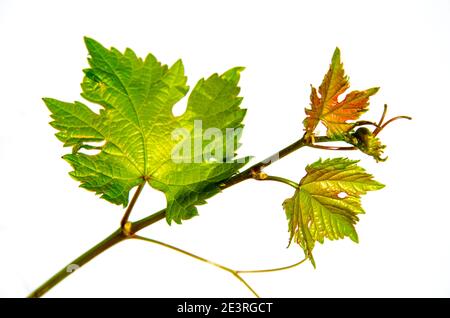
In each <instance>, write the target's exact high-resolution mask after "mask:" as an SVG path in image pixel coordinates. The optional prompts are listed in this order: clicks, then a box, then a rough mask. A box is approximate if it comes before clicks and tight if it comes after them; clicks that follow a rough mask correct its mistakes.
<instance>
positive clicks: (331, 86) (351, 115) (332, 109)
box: [303, 48, 379, 137]
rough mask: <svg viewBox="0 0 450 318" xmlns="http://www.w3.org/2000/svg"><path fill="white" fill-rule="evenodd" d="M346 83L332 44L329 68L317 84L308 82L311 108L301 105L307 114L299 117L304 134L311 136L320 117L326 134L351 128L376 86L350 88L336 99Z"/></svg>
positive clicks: (334, 135)
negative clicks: (355, 89)
mask: <svg viewBox="0 0 450 318" xmlns="http://www.w3.org/2000/svg"><path fill="white" fill-rule="evenodd" d="M349 87H350V83H349V78H348V76H346V75H345V71H344V66H343V64H342V63H341V54H340V51H339V48H336V50H335V51H334V54H333V58H332V60H331V65H330V68H329V70H328V72H327V74H326V75H325V77H324V79H323V81H322V84H321V85H320V87H319V92H318V93H319V94H320V96H319V95H318V93H317V90H316V88H314V87H312V86H311V97H310V98H311V104H310V106H311V108H310V109H308V108H306V109H305V113H306V115H307V117H306V118H305V120H304V121H303V124H304V127H305V131H306V135H307V136H310V137H312V136H313V134H314V130H315V129H316V127H317V125H318V124H319V122H320V121H322V123H323V124H324V125H325V126H326V127H327V135H328V136H329V137H339V136H341V135H344V134H345V133H347V132H348V131H349V130H351V129H352V128H353V123H352V122H349V121H352V120H353V121H354V120H356V119H358V118H359V117H360V116H361V115H362V114H363V113H364V112H366V111H367V107H368V106H369V97H370V96H372V95H374V94H375V93H376V92H377V91H378V89H379V88H378V87H373V88H369V89H367V90H364V91H352V92H350V93H349V94H347V95H346V96H345V98H344V99H343V100H342V101H339V96H340V95H341V94H343V93H344V92H345V91H346V90H347V89H348V88H349Z"/></svg>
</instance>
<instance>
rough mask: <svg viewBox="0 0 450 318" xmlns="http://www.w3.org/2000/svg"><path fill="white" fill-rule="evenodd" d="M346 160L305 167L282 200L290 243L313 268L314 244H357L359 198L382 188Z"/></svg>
mask: <svg viewBox="0 0 450 318" xmlns="http://www.w3.org/2000/svg"><path fill="white" fill-rule="evenodd" d="M357 162H358V161H354V160H349V159H346V158H335V159H327V160H325V161H322V160H319V161H317V162H315V163H313V164H311V165H308V166H307V167H306V172H307V173H306V175H305V177H304V178H303V179H302V180H301V181H300V184H299V188H298V189H297V190H296V191H295V193H294V196H293V197H292V198H289V199H287V200H285V201H284V203H283V207H284V210H285V212H286V216H287V218H288V221H289V232H290V242H292V241H294V242H295V243H298V244H299V245H300V246H301V247H302V249H303V250H304V252H305V256H306V257H308V258H309V259H310V260H311V262H312V264H313V265H314V267H315V262H314V258H313V256H312V250H313V248H314V244H315V242H319V243H323V242H324V239H325V238H327V239H329V240H338V239H342V238H344V237H346V236H347V237H349V238H350V239H351V240H352V241H354V242H358V234H357V233H356V230H355V224H356V223H357V222H358V220H359V218H358V214H361V213H364V210H363V208H362V206H361V200H360V199H361V195H363V194H366V193H367V191H374V190H379V189H381V188H383V187H384V186H383V185H382V184H381V183H379V182H377V181H375V180H373V177H372V176H371V175H370V174H368V173H366V172H365V170H364V169H363V168H361V167H360V166H358V165H357V164H356V163H357Z"/></svg>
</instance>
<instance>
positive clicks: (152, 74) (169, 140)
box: [44, 38, 248, 223]
mask: <svg viewBox="0 0 450 318" xmlns="http://www.w3.org/2000/svg"><path fill="white" fill-rule="evenodd" d="M85 43H86V46H87V49H88V51H89V54H90V58H89V64H90V68H88V69H86V70H84V73H85V77H84V79H83V83H82V85H81V86H82V91H83V92H82V94H81V95H82V96H83V97H84V98H85V99H86V100H88V101H90V102H93V103H96V104H98V105H101V106H102V108H101V110H100V112H99V113H98V114H97V113H95V112H94V111H92V110H91V109H90V108H89V107H88V106H86V105H84V104H82V103H80V102H74V103H66V102H61V101H58V100H55V99H51V98H45V99H44V101H45V103H46V105H47V107H48V108H49V110H50V111H51V112H52V115H51V116H52V118H53V119H54V121H53V122H52V123H51V124H52V126H53V127H55V128H56V129H58V130H59V132H58V133H57V134H56V135H57V137H58V139H60V140H61V141H62V142H63V143H64V146H71V147H73V151H72V153H71V154H67V155H65V156H64V159H65V160H67V161H68V162H69V163H70V164H71V165H72V167H73V169H74V171H72V172H71V173H70V174H71V176H72V177H73V178H75V179H76V180H78V181H80V182H81V187H83V188H85V189H88V190H90V191H94V192H96V193H97V194H100V195H101V197H102V198H104V199H106V200H108V201H110V202H112V203H115V204H122V205H124V206H126V205H127V204H128V197H129V192H130V190H131V189H132V188H133V187H135V186H137V185H138V184H141V183H142V182H148V184H150V185H151V186H152V187H153V188H155V189H158V190H160V191H163V192H164V193H165V195H166V198H167V220H168V222H169V223H170V221H171V220H174V221H175V222H177V223H180V222H181V220H183V219H188V218H190V217H192V216H194V215H197V208H196V207H195V205H198V204H202V203H204V202H205V201H204V200H205V199H206V198H209V197H211V196H212V195H214V194H216V193H217V192H218V191H219V187H218V185H219V184H220V183H221V182H222V181H223V180H225V179H227V178H229V177H230V176H231V175H233V174H234V173H235V172H236V171H237V170H238V169H239V168H240V167H241V166H243V165H244V164H245V163H246V162H247V159H248V158H243V159H242V158H241V159H240V160H235V159H234V156H235V153H236V150H237V148H238V146H239V143H238V139H239V134H235V135H232V134H229V135H232V138H231V146H230V138H222V139H220V138H218V137H216V135H214V134H213V137H214V138H213V137H211V138H210V139H211V140H208V139H205V138H204V136H202V135H203V132H205V131H207V129H209V128H211V129H213V132H218V133H219V134H222V135H223V136H226V133H227V129H228V130H230V129H232V130H233V129H234V130H236V129H238V128H242V120H243V118H244V116H245V110H244V109H241V108H240V106H239V105H240V103H241V101H242V98H241V97H239V96H238V94H239V87H238V86H237V85H238V82H239V73H240V71H242V68H239V67H237V68H233V69H230V70H229V71H227V72H225V73H224V74H222V75H218V74H214V75H212V76H211V77H209V78H208V79H206V80H205V79H202V80H200V81H199V82H198V83H197V85H196V86H195V87H194V89H193V90H192V92H191V94H190V96H189V99H188V103H187V109H186V111H185V112H184V113H183V114H182V115H181V116H178V117H176V116H174V115H173V114H172V108H173V106H174V105H175V103H177V102H178V101H179V100H180V99H182V98H183V97H184V96H185V95H186V94H187V92H188V90H189V88H188V86H187V85H186V76H185V75H184V67H183V63H182V62H181V60H179V61H177V62H176V63H174V64H173V65H172V66H171V67H168V66H167V65H162V64H161V63H160V62H158V61H157V60H156V58H155V57H154V56H153V55H151V54H149V55H147V57H146V58H145V59H144V60H143V59H141V58H139V57H137V56H136V55H135V53H134V52H133V51H132V50H130V49H126V50H125V52H124V53H121V52H119V51H118V50H116V49H114V48H111V49H106V48H104V47H103V46H102V45H100V44H99V43H98V42H96V41H94V40H92V39H89V38H86V39H85ZM196 121H197V122H196ZM200 121H201V122H200ZM195 123H201V127H200V128H199V127H196V124H195ZM197 126H198V125H197ZM180 129H182V130H181V132H183V133H184V134H181V135H180V134H178V135H174V132H177V131H180ZM175 137H177V138H178V139H177V138H175ZM180 138H181V143H180ZM92 142H102V143H103V144H102V145H101V146H95V145H92ZM227 142H228V143H227ZM218 143H219V144H220V146H224V147H228V148H229V151H225V150H223V153H218V152H217V151H216V152H214V151H211V156H209V157H206V158H205V156H204V153H205V150H207V149H216V148H214V147H212V146H214V145H217V144H218ZM180 144H182V145H187V146H186V148H182V149H184V150H185V151H184V152H183V151H180V155H179V156H178V159H177V160H174V157H173V154H174V151H175V149H176V147H177V146H179V145H180ZM83 148H86V149H99V150H100V152H99V153H98V154H94V155H92V154H91V155H90V154H86V153H82V152H80V149H83ZM196 149H197V150H198V149H200V152H199V151H197V150H196ZM212 155H214V156H212ZM217 156H219V158H217ZM210 157H213V159H215V160H212V159H211V158H210Z"/></svg>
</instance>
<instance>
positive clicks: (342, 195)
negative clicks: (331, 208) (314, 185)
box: [338, 192, 348, 199]
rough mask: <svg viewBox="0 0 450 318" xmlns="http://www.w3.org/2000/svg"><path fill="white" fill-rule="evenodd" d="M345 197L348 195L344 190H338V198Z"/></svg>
mask: <svg viewBox="0 0 450 318" xmlns="http://www.w3.org/2000/svg"><path fill="white" fill-rule="evenodd" d="M346 197H348V194H347V193H346V192H339V193H338V198H340V199H345V198H346Z"/></svg>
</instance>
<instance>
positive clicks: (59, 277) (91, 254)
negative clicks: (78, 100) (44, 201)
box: [28, 106, 411, 298]
mask: <svg viewBox="0 0 450 318" xmlns="http://www.w3.org/2000/svg"><path fill="white" fill-rule="evenodd" d="M386 110H387V106H385V108H384V111H383V114H382V117H381V119H380V121H379V123H372V122H359V123H356V125H359V126H362V125H372V126H375V129H374V131H373V134H374V135H377V134H379V133H380V132H381V131H382V130H383V129H384V128H385V127H386V126H387V125H388V124H390V123H392V122H393V121H395V120H397V119H400V118H405V119H411V118H410V117H407V116H398V117H394V118H392V119H390V120H388V121H386V122H385V123H383V121H384V118H385V115H386ZM312 139H313V140H311V139H310V138H306V137H305V136H303V137H302V138H300V139H299V140H297V141H296V142H294V143H292V144H290V145H289V146H287V147H285V148H283V149H282V150H280V151H278V152H276V153H274V154H273V155H272V156H270V157H268V158H266V159H265V160H262V161H260V162H258V163H256V164H254V165H253V166H251V167H250V168H248V169H246V170H244V171H242V172H240V173H238V174H236V175H234V176H233V177H231V178H230V179H228V180H226V181H225V182H223V183H222V184H220V188H221V189H222V190H224V189H226V188H229V187H231V186H233V185H236V184H238V183H240V182H242V181H245V180H249V179H254V180H261V181H276V182H282V183H285V184H287V185H289V186H291V187H294V188H298V184H297V183H296V182H294V181H291V180H288V179H285V178H282V177H278V176H269V175H267V174H266V173H264V171H263V169H264V168H265V167H267V166H269V165H270V164H272V163H274V162H276V161H278V160H280V159H281V158H283V157H285V156H287V155H289V154H291V153H292V152H294V151H296V150H298V149H300V148H303V147H305V146H307V147H313V148H320V149H326V150H355V149H357V148H355V147H353V146H352V147H349V146H344V147H336V146H327V145H320V144H321V143H327V142H334V141H344V142H345V140H337V139H332V138H329V137H327V136H316V137H314V138H312ZM145 183H146V180H143V182H142V183H141V184H140V185H139V186H138V188H137V190H136V192H135V194H134V195H133V198H132V200H131V201H130V204H129V205H128V207H127V209H126V211H125V213H124V216H123V218H122V220H121V223H120V224H121V226H120V228H119V229H117V230H116V231H114V232H113V233H112V234H111V235H109V236H108V237H107V238H105V239H104V240H103V241H101V242H100V243H98V244H97V245H95V246H94V247H92V248H91V249H89V250H88V251H86V252H85V253H84V254H82V255H80V256H79V257H78V258H76V259H75V260H73V261H72V262H71V263H69V264H68V265H67V266H65V267H64V268H62V269H61V270H60V271H59V272H57V273H56V274H55V275H53V276H52V277H51V278H50V279H48V280H47V281H46V282H45V283H43V284H42V285H41V286H40V287H38V288H37V289H36V290H34V291H33V292H32V293H31V294H30V295H29V296H28V297H30V298H34V297H41V296H43V295H44V294H45V293H47V292H48V291H49V290H50V289H52V288H53V287H54V286H56V285H57V284H58V283H60V282H61V281H63V280H64V279H65V278H67V277H68V276H69V275H71V274H73V273H74V271H73V265H76V268H79V267H81V266H83V265H85V264H86V263H88V262H89V261H90V260H92V259H93V258H95V257H96V256H98V255H100V254H101V253H103V252H104V251H106V250H107V249H109V248H110V247H112V246H114V245H116V244H117V243H120V242H122V241H125V240H128V239H137V240H142V241H146V242H150V243H153V244H157V245H160V246H164V247H167V248H170V249H172V250H174V251H177V252H180V253H182V254H185V255H188V256H190V257H193V258H195V259H197V260H200V261H202V262H206V263H208V264H211V265H213V266H216V267H218V268H220V269H222V270H225V271H227V272H229V273H231V274H232V275H233V276H234V277H235V278H237V279H238V280H239V281H241V282H242V283H243V284H244V285H245V286H246V287H247V288H248V289H249V290H250V291H251V292H252V293H253V295H254V296H256V297H259V296H258V294H257V293H256V292H255V290H254V289H253V288H252V287H251V286H250V285H249V284H248V283H247V282H246V281H245V280H244V279H243V278H242V274H251V273H267V272H274V271H280V270H286V269H290V268H293V267H295V266H298V265H300V264H302V263H303V262H304V261H305V260H307V258H305V259H303V260H301V261H300V262H297V263H295V264H292V265H289V266H284V267H279V268H271V269H261V270H235V269H231V268H229V267H226V266H223V265H221V264H218V263H215V262H212V261H210V260H207V259H205V258H203V257H200V256H197V255H195V254H192V253H190V252H187V251H185V250H182V249H180V248H178V247H175V246H172V245H169V244H167V243H164V242H161V241H157V240H155V239H151V238H146V237H142V236H139V235H137V234H136V233H137V232H139V231H140V230H142V229H143V228H146V227H147V226H150V225H152V224H154V223H156V222H158V221H160V220H162V219H164V218H165V215H166V210H165V209H163V210H160V211H158V212H156V213H154V214H151V215H149V216H148V217H145V218H143V219H141V220H138V221H135V222H131V221H129V220H128V219H129V216H130V214H131V211H132V209H133V207H134V205H135V203H136V201H137V199H138V197H139V195H140V193H141V191H142V189H143V187H144V185H145Z"/></svg>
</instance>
